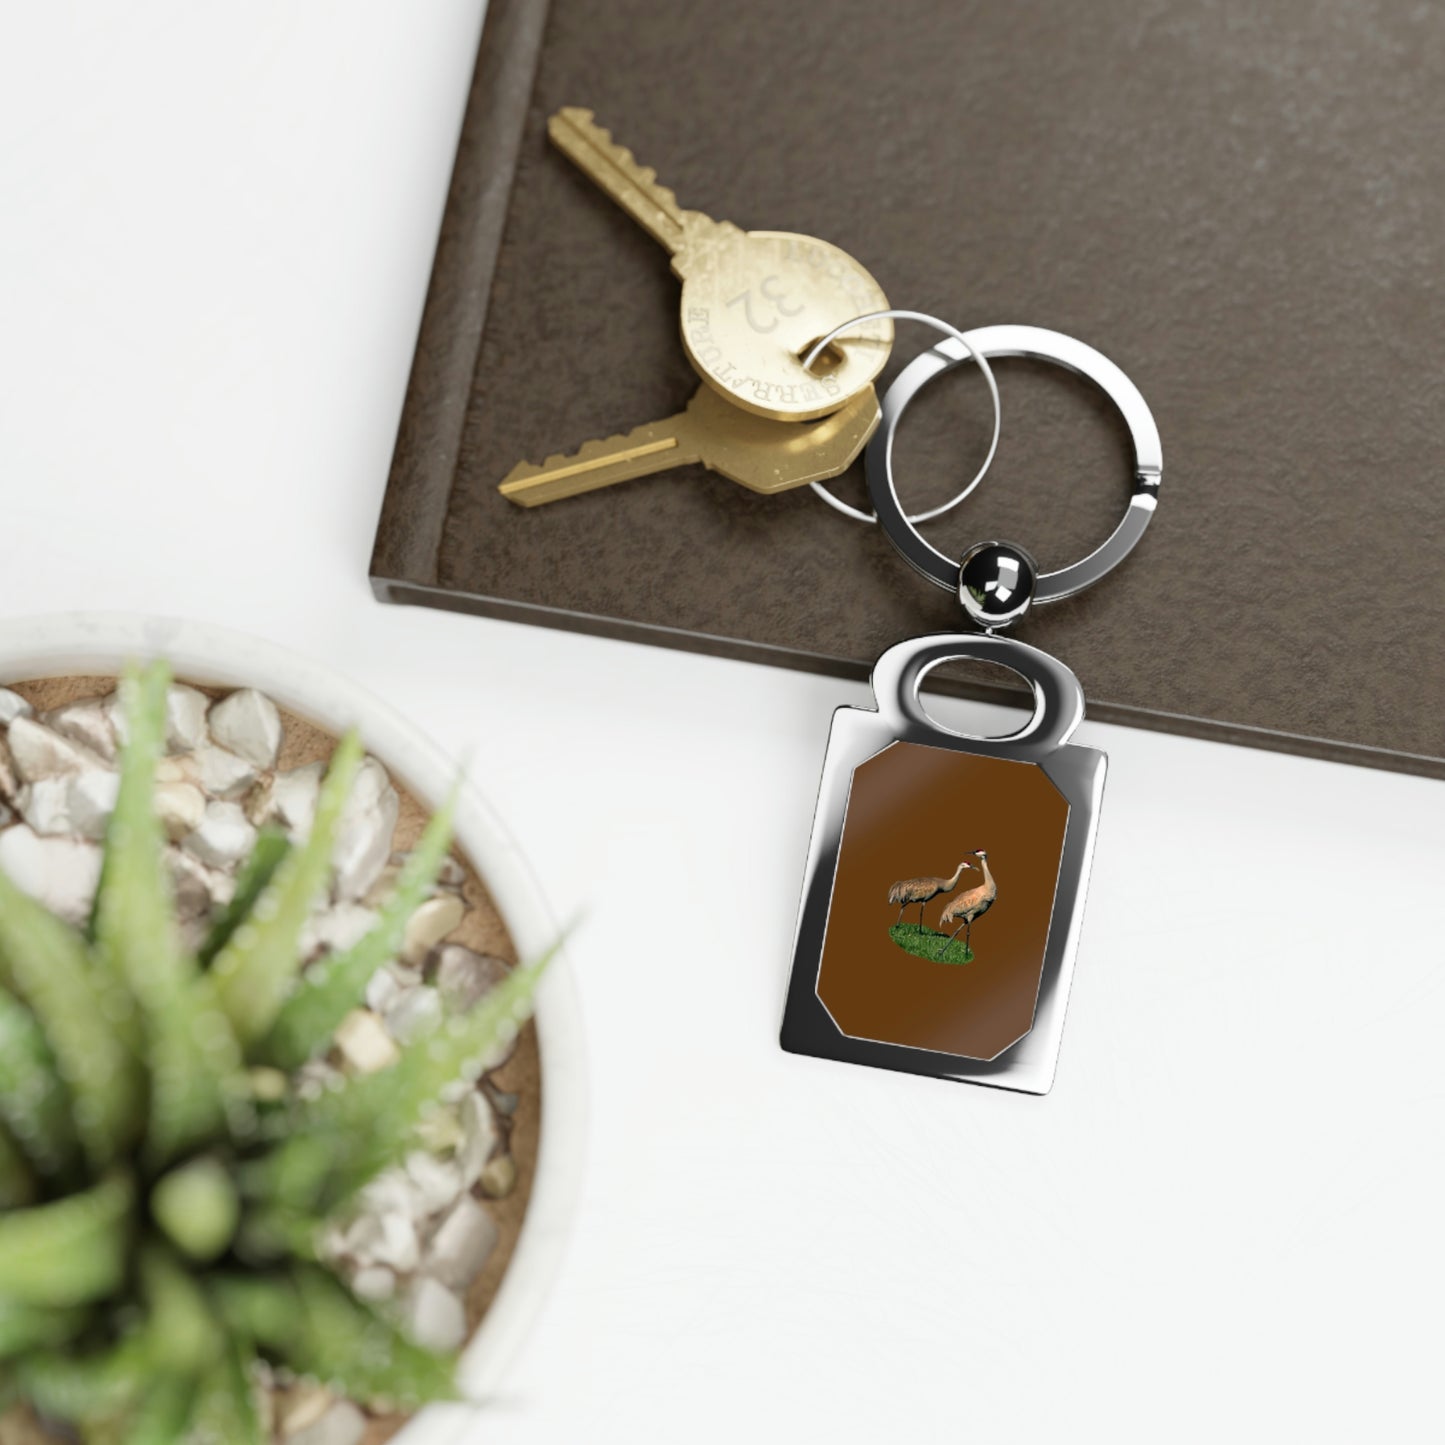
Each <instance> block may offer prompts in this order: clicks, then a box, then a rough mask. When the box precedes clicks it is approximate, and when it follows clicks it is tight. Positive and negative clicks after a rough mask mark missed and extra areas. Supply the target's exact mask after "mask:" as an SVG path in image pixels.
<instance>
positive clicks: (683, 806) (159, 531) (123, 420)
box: [0, 0, 1445, 1445]
mask: <svg viewBox="0 0 1445 1445" xmlns="http://www.w3.org/2000/svg"><path fill="white" fill-rule="evenodd" d="M5 11H6V17H5V18H6V23H5V26H4V37H5V38H4V43H3V45H0V135H3V137H4V141H3V143H0V196H3V198H4V212H5V215H4V224H3V225H0V517H3V540H4V550H3V557H4V562H3V568H0V611H3V612H4V613H7V614H15V613H18V612H25V611H41V610H54V609H60V608H78V607H85V608H96V607H126V608H134V609H140V610H147V611H162V612H183V613H188V614H190V615H193V616H196V617H200V618H205V619H211V620H215V621H222V622H226V623H231V624H234V625H239V626H245V627H249V628H251V629H253V630H255V631H257V632H260V633H262V634H264V635H267V636H270V637H272V638H275V639H278V640H281V641H284V642H286V643H288V644H290V645H292V646H295V647H299V648H302V649H304V650H307V651H309V652H311V653H313V654H314V655H315V656H317V657H320V658H323V659H325V660H326V661H327V662H329V663H331V664H333V665H334V666H337V667H339V668H341V669H343V670H344V671H346V672H348V673H350V674H352V675H354V676H355V677H356V678H358V679H359V680H360V681H362V682H363V683H365V684H366V685H367V686H369V687H371V688H373V689H374V690H376V691H378V692H380V693H382V694H383V695H385V696H388V697H390V698H392V699H393V700H395V701H396V702H397V703H398V704H399V705H400V706H401V707H402V708H403V709H404V710H405V711H407V712H408V713H409V714H410V715H411V716H413V717H414V718H415V719H416V720H417V721H418V722H420V723H421V724H422V725H423V726H424V727H425V728H426V729H427V730H428V731H429V732H431V733H432V734H433V735H434V736H435V737H436V738H437V739H438V740H439V741H440V742H441V743H442V744H443V745H444V746H446V747H448V748H450V749H452V750H454V751H457V752H463V751H466V750H468V749H471V750H474V753H475V758H476V769H475V770H476V774H477V777H478V781H479V782H480V784H481V786H482V787H483V789H484V790H485V791H486V792H487V794H488V795H489V796H490V797H491V799H492V800H493V802H494V803H495V804H496V806H497V808H498V809H499V810H500V812H501V813H502V815H503V817H504V818H505V819H506V820H507V821H508V823H509V824H510V826H511V828H512V829H513V831H514V832H515V834H516V835H517V837H518V839H519V841H520V843H521V844H522V846H523V848H524V850H525V851H526V853H527V854H528V855H529V856H530V858H531V859H532V860H533V862H534V863H535V864H536V865H537V867H538V869H539V871H540V872H541V874H542V875H543V878H544V882H545V885H546V887H547V889H548V892H549V894H550V896H551V897H552V899H553V900H554V903H555V904H556V905H557V907H558V908H559V910H561V911H565V910H566V909H567V908H568V906H569V905H571V904H573V903H576V904H585V905H586V906H587V907H588V909H589V912H588V916H587V921H586V924H585V927H584V930H583V931H582V932H581V934H579V936H578V939H577V943H576V948H575V950H574V953H575V957H576V960H577V963H578V973H579V975H580V987H581V992H582V996H583V1007H584V1013H585V1018H586V1023H587V1026H588V1031H589V1042H590V1068H591V1071H592V1087H593V1100H592V1103H593V1135H592V1142H591V1150H590V1157H589V1161H588V1174H587V1186H586V1197H585V1199H584V1204H583V1215H582V1221H581V1224H580V1227H579V1229H578V1233H577V1236H576V1239H575V1241H574V1244H573V1248H572V1252H571V1255H570V1258H569V1261H568V1263H567V1265H566V1268H565V1274H564V1277H563V1280H562V1282H561V1284H560V1286H559V1287H558V1289H557V1290H556V1291H555V1292H554V1294H553V1296H552V1298H551V1300H550V1302H549V1304H548V1306H547V1308H546V1310H545V1313H544V1316H543V1321H542V1324H541V1326H540V1327H539V1329H538V1330H537V1331H536V1333H535V1334H534V1336H533V1338H532V1340H531V1342H530V1344H529V1345H528V1347H527V1348H526V1350H525V1351H524V1353H523V1355H522V1357H521V1358H520V1359H519V1361H518V1363H517V1366H516V1368H515V1370H514V1372H513V1375H512V1379H511V1383H510V1388H509V1390H508V1392H507V1395H506V1397H505V1399H504V1400H503V1401H502V1402H501V1403H499V1405H498V1406H497V1407H496V1408H495V1410H494V1412H493V1418H492V1420H491V1421H490V1423H489V1424H488V1426H487V1427H486V1430H485V1432H482V1431H479V1432H478V1438H481V1437H482V1434H483V1433H485V1438H487V1439H488V1440H491V1441H493V1442H497V1445H540V1442H547V1445H553V1442H556V1445H572V1442H576V1441H587V1442H589V1445H595V1442H610V1441H619V1442H621V1441H627V1442H633V1441H637V1440H673V1439H677V1440H686V1441H688V1442H690V1445H694V1442H713V1441H717V1442H725V1441H735V1440H739V1439H759V1440H786V1439H810V1440H811V1439H820V1440H822V1439H826V1440H828V1441H830V1442H852V1441H858V1442H870V1445H871V1442H875V1441H877V1440H880V1439H887V1440H891V1439H900V1440H914V1439H917V1440H925V1439H927V1440H932V1439H944V1438H948V1439H953V1438H960V1437H968V1436H978V1437H980V1438H987V1437H989V1436H992V1437H994V1438H1007V1439H1009V1440H1011V1441H1027V1442H1039V1445H1043V1442H1055V1441H1061V1440H1070V1441H1078V1440H1094V1439H1098V1440H1109V1441H1111V1442H1114V1441H1130V1442H1133V1441H1139V1442H1150V1445H1153V1442H1158V1441H1166V1440H1167V1441H1171V1442H1173V1441H1194V1440H1200V1441H1205V1440H1208V1441H1215V1440H1220V1439H1230V1440H1237V1439H1247V1440H1263V1439H1280V1440H1283V1439H1290V1440H1308V1441H1311V1442H1319V1441H1350V1442H1356V1441H1360V1440H1364V1439H1399V1440H1406V1441H1414V1440H1421V1439H1424V1438H1428V1436H1429V1435H1430V1433H1431V1432H1432V1430H1433V1429H1434V1428H1437V1426H1436V1425H1434V1424H1431V1423H1430V1422H1432V1421H1438V1396H1437V1394H1436V1392H1435V1389H1434V1387H1433V1385H1432V1383H1431V1380H1432V1375H1433V1373H1434V1369H1435V1366H1436V1362H1437V1360H1438V1355H1439V1345H1440V1338H1439V1324H1438V1319H1439V1313H1438V1299H1439V1297H1440V1294H1441V1290H1442V1286H1445V1262H1442V1246H1441V1243H1440V1229H1439V1220H1440V1217H1441V1213H1442V1206H1445V1174H1442V1165H1441V1162H1440V1137H1441V1128H1440V1125H1441V1117H1442V1112H1445V1110H1442V1097H1445V1089H1442V1084H1441V1078H1440V1067H1439V1064H1438V1062H1437V1060H1438V1059H1439V1056H1440V1046H1441V1042H1442V1039H1445V974H1442V970H1441V967H1440V965H1441V953H1442V949H1441V945H1440V933H1439V927H1440V925H1439V917H1438V900H1439V897H1440V889H1441V883H1440V880H1441V878H1442V876H1445V824H1442V818H1441V811H1442V803H1445V792H1442V789H1441V786H1440V785H1439V784H1438V783H1432V782H1426V781H1421V780H1419V779H1413V778H1406V777H1400V776H1395V775H1391V774H1384V773H1371V772H1364V771H1358V770H1352V769H1348V768H1343V767H1338V766H1331V765H1326V764H1321V763H1315V762H1309V761H1303V760H1300V759H1294V758H1286V757H1279V756H1273V755H1268V754H1264V753H1258V752H1251V751H1245V750H1238V749H1231V748H1224V747H1218V746H1211V745H1207V744H1203V743H1198V742H1192V741H1183V740H1178V739H1172V738H1167V737H1161V736H1156V735H1152V734H1148V733H1143V732H1135V731H1130V730H1123V729H1115V728H1106V727H1086V729H1085V730H1084V733H1083V734H1082V736H1083V738H1084V740H1086V741H1089V742H1092V743H1094V744H1096V745H1099V746H1102V747H1105V748H1107V749H1108V750H1109V752H1110V757H1111V767H1110V773H1109V783H1108V790H1107V794H1106V798H1105V812H1104V820H1103V826H1102V830H1101V835H1100V847H1099V855H1098V860H1097V864H1096V868H1095V875H1094V882H1093V888H1092V892H1091V899H1090V907H1089V914H1088V918H1087V922H1086V926H1085V929H1084V937H1083V946H1082V949H1081V953H1080V958H1079V967H1078V973H1077V975H1076V987H1075V993H1074V1002H1073V1008H1072V1010H1071V1015H1070V1020H1069V1027H1068V1029H1067V1031H1066V1034H1065V1038H1064V1051H1063V1059H1062V1064H1061V1068H1060V1073H1059V1081H1058V1085H1057V1087H1056V1089H1055V1091H1054V1093H1053V1095H1052V1096H1051V1097H1050V1098H1048V1099H1045V1100H1037V1099H1028V1098H1018V1097H1011V1096H1008V1095H1002V1094H997V1093H993V1092H989V1091H984V1090H975V1089H964V1088H953V1087H949V1086H947V1085H943V1084H938V1083H932V1082H929V1081H926V1080H915V1079H909V1078H905V1077H894V1076H890V1075H885V1074H878V1073H872V1072H866V1071H861V1070H852V1069H848V1068H845V1067H841V1066H835V1065H829V1064H824V1063H818V1062H814V1061H810V1060H804V1059H796V1058H792V1057H789V1056H785V1055H783V1054H782V1053H780V1052H779V1051H778V1049H777V1046H776V1042H775V1034H776V1027H777V1020H778V1008H779V1004H780V1001H781V998H782V992H783V982H784V971H785V968H786V963H787V952H788V942H789V939H790V937H791V931H792V926H793V911H794V907H795V904H796V901H797V893H796V890H797V883H798V877H799V869H800V866H801V862H802V857H803V850H804V845H805V842H806V839H807V832H808V825H809V821H810V817H811V812H812V805H813V790H814V786H815V781H816V778H817V773H818V766H819V761H820V758H821V750H822V746H823V740H824V736H825V734H826V731H827V721H828V715H829V713H830V711H831V709H832V707H833V706H834V705H836V704H837V703H839V702H845V701H852V702H858V701H861V700H862V699H863V698H864V690H863V689H862V688H860V687H848V686H840V685H839V684H838V683H836V682H832V681H829V680H826V679H819V678H810V677H799V676H795V675H793V674H790V673H787V672H782V671H774V670H769V669H764V668H754V667H747V666H742V665H738V664H728V663H723V662H717V661H713V660H708V659H702V658H696V657H689V656H684V655H679V654H674V653H667V652H662V651H656V650H652V649H647V648H641V647H630V646H624V645H619V644H609V643H603V642H597V641H592V640H588V639H584V638H580V637H574V636H570V635H567V634H562V633H550V632H542V631H537V630H532V629H528V628H523V627H517V626H506V625H502V624H499V623H490V622H484V621H479V620H477V619H472V618H463V617H452V616H447V615H444V614H442V613H437V612H418V611H403V610H397V609H384V608H381V607H378V606H377V605H375V604H374V603H373V602H372V600H371V597H370V594H369V591H368V588H367V584H366V581H365V566H366V558H367V555H368V552H369V548H370V540H371V533H372V528H373V525H374V521H375V516H376V511H377V507H378V504H379V500H380V496H381V490H382V485H383V481H384V478H385V474H386V468H387V462H388V458H389V453H390V448H391V442H392V437H393V433H394V428H395V425H396V419H397V415H398V411H399V408H400V404H401V397H402V392H403V388H404V385H405V379H406V374H407V369H408V365H409V361H410V354H411V347H412V341H413V337H414V333H415V327H416V323H417V319H418V316H419V313H420V307H421V300H422V296H423V292H424V289H425V285H426V279H427V273H428V269H429V266H430V260H431V251H432V245H433V241H434V236H435V230H436V224H437V219H438V216H439V214H440V208H441V204H442V198H443V195H444V192H445V187H446V180H447V175H448V170H449V167H450V163H451V151H452V143H453V140H454V138H455V132H456V127H457V123H458V119H459V116H460V112H461V106H462V102H463V98H464V95H465V90H466V85H467V79H468V72H469V67H470V64H471V58H472V50H473V44H474V41H475V38H476V34H477V29H478V19H479V16H478V7H477V5H476V4H475V3H465V4H463V3H440V0H438V3H432V4H428V5H407V6H402V5H386V4H383V3H379V0H367V3H361V0H352V3H348V4H343V3H340V0H335V3H330V4H320V3H313V4H309V5H296V4H294V3H281V0H268V3H259V0H253V3H251V4H249V5H247V6H244V7H243V6H238V5H237V6H223V5H209V6H197V5H189V4H182V3H175V4H170V5H164V4H160V3H155V0H147V3H136V4H133V5H131V6H127V7H112V6H107V5H103V4H100V3H99V0H97V3H93V4H90V5H84V6H77V5H73V4H62V3H57V0H48V3H47V4H46V5H44V6H40V5H22V4H20V3H19V0H7V4H6V6H5ZM639 83H641V81H640V80H639ZM580 99H584V100H585V97H580ZM565 440H566V439H565V438H559V443H560V442H561V441H565ZM278 509H284V513H282V514H279V515H278ZM1300 685H1301V686H1308V685H1309V677H1308V669H1307V663H1306V661H1305V660H1303V659H1302V660H1301V677H1300ZM1440 701H1441V700H1440V699H1438V698H1436V699H1426V698H1422V699H1421V705H1422V706H1426V705H1428V706H1432V707H1435V708H1437V709H1438V708H1439V705H1440ZM943 711H944V715H945V716H947V715H951V714H954V713H955V710H954V709H944V710H943Z"/></svg>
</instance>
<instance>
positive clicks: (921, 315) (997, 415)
mask: <svg viewBox="0 0 1445 1445" xmlns="http://www.w3.org/2000/svg"><path fill="white" fill-rule="evenodd" d="M870 321H918V322H921V323H922V324H923V325H925V326H931V327H932V328H933V329H934V330H935V331H938V332H941V333H942V334H943V335H944V336H946V337H951V338H952V339H953V340H954V341H955V342H957V343H958V345H959V346H961V347H962V348H963V349H964V351H965V352H966V353H967V355H966V356H965V358H964V359H965V360H969V361H972V362H973V363H974V365H975V366H977V368H978V369H979V371H980V372H981V373H982V374H983V379H984V382H985V383H986V384H987V386H988V394H989V399H990V400H991V401H992V403H993V435H992V436H991V437H990V438H989V443H988V452H987V453H986V455H985V456H984V459H983V465H982V466H980V467H979V469H978V471H976V472H975V473H974V474H973V477H972V479H971V480H970V481H969V482H968V484H967V485H966V486H964V487H963V488H962V489H961V490H959V491H957V492H955V493H954V494H953V496H952V497H950V498H949V499H948V500H947V501H946V502H943V503H941V504H940V505H939V506H937V507H931V508H929V509H928V510H927V511H923V512H918V513H915V514H914V515H912V516H910V517H909V518H908V519H907V520H908V522H909V524H910V525H911V526H915V527H916V526H918V525H919V524H920V523H923V522H931V521H933V519H934V518H935V517H941V516H943V515H944V514H945V513H947V512H951V511H952V510H953V509H954V508H955V507H956V506H958V504H959V503H960V502H962V501H965V500H966V499H967V498H968V497H969V496H970V495H971V494H972V492H973V490H974V488H975V487H977V486H978V484H979V483H980V482H981V481H983V479H984V477H985V476H987V475H988V469H989V468H990V467H991V466H992V465H993V459H994V455H995V454H996V453H997V451H998V442H999V436H1000V434H1001V432H1002V430H1003V409H1002V406H1001V404H1000V402H999V395H998V379H997V378H996V377H995V376H994V374H993V367H992V366H990V365H989V361H988V358H987V357H986V356H985V355H984V354H983V353H982V352H981V351H978V350H976V349H975V348H974V347H973V346H971V345H970V344H969V340H968V337H967V336H966V335H965V334H964V333H963V332H962V331H960V330H958V328H957V327H955V326H950V325H949V324H948V322H946V321H940V320H939V319H938V317H936V316H930V315H928V313H927V312H924V311H906V310H900V309H893V308H890V309H889V310H886V311H869V312H866V313H865V314H864V315H862V316H855V317H853V318H852V320H851V321H845V322H843V324H842V325H841V326H835V327H834V328H833V329H832V330H831V331H830V332H828V334H827V335H826V336H823V337H820V338H819V339H818V340H817V341H815V342H814V343H813V345H812V346H811V347H810V348H809V349H808V350H807V351H806V353H805V354H804V355H802V356H801V357H800V358H799V360H800V361H801V362H802V365H803V368H804V370H811V369H812V367H813V365H814V363H815V362H816V361H817V359H818V357H819V356H820V355H822V354H823V352H824V349H825V348H826V347H828V346H830V345H832V343H833V342H834V341H836V340H837V338H838V337H839V336H842V335H844V334H845V333H846V332H848V331H850V330H852V329H853V328H854V327H857V326H864V325H866V324H867V323H868V322H870ZM809 485H810V486H811V487H812V489H813V491H814V492H815V493H816V494H817V495H818V496H819V497H821V498H822V499H823V500H824V501H825V502H827V504H828V505H829V506H830V507H832V508H833V510H834V511H835V512H841V513H842V514H843V515H844V516H845V517H851V518H852V519H853V520H854V521H855V522H865V523H869V524H876V523H877V521H878V516H877V513H875V512H865V511H863V510H862V509H861V508H858V507H852V506H849V504H848V503H847V502H845V501H843V500H842V499H841V498H839V497H835V496H834V495H833V493H832V492H830V491H829V490H828V488H827V487H825V486H824V485H823V484H822V482H811V483H810V484H809Z"/></svg>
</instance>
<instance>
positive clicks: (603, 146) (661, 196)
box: [547, 106, 682, 219]
mask: <svg viewBox="0 0 1445 1445" xmlns="http://www.w3.org/2000/svg"><path fill="white" fill-rule="evenodd" d="M569 129H571V130H583V131H587V132H589V137H590V140H591V143H592V144H593V145H594V146H596V147H597V149H599V150H603V151H606V152H607V154H608V156H609V157H610V158H611V160H612V162H613V164H614V165H615V166H616V167H617V168H618V170H620V171H622V173H623V174H624V175H626V176H627V177H628V178H629V179H630V180H632V181H634V182H635V183H636V184H637V185H638V186H640V187H641V188H642V189H643V190H644V191H647V192H650V193H651V199H652V201H653V203H654V204H655V205H659V206H661V207H662V208H663V209H665V210H670V211H672V212H675V213H676V214H675V216H674V219H677V218H678V217H680V216H681V214H682V208H681V206H679V205H678V202H677V193H676V192H675V191H673V190H672V189H671V188H670V187H668V186H660V185H658V183H657V171H656V169H655V168H654V167H653V166H645V165H643V164H642V163H641V162H640V161H639V160H638V159H637V157H636V155H635V154H633V152H632V151H631V150H629V149H628V147H627V146H625V145H620V144H618V142H617V141H615V140H613V139H612V132H611V131H610V130H608V129H607V127H606V126H603V125H598V123H597V118H596V115H595V114H594V112H592V111H590V110H584V109H582V107H580V106H564V107H563V108H562V109H561V110H559V111H558V112H557V113H556V114H555V115H554V116H553V117H552V118H551V120H550V121H548V122H547V130H548V133H549V134H550V135H551V137H552V139H553V141H554V142H558V143H560V139H559V133H565V132H566V131H567V130H569Z"/></svg>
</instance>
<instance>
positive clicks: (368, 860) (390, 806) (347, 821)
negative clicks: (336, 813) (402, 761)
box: [331, 758, 401, 898]
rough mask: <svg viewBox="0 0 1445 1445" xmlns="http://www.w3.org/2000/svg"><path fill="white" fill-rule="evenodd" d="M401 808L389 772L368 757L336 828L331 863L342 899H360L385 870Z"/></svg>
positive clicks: (337, 889) (357, 776)
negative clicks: (388, 775)
mask: <svg viewBox="0 0 1445 1445" xmlns="http://www.w3.org/2000/svg"><path fill="white" fill-rule="evenodd" d="M400 808H401V800H400V799H399V798H398V797H397V792H396V789H395V788H393V787H392V785H391V780H390V778H388V777H387V775H386V770H385V769H384V768H383V767H382V766H381V764H380V763H379V762H377V761H376V759H375V758H367V759H366V760H365V761H364V762H363V763H362V765H361V767H360V768H359V769H358V771H357V775H356V782H355V785H354V786H353V787H352V790H351V796H350V797H349V798H348V799H347V802H346V806H345V808H343V809H342V813H341V819H340V821H339V823H338V824H337V828H336V844H335V847H334V848H333V850H332V855H331V861H332V864H333V866H334V867H335V869H336V892H337V895H338V896H339V897H342V898H360V897H361V896H362V895H363V894H365V892H366V891H367V889H368V888H370V887H371V885H372V884H373V883H374V882H375V881H376V878H377V875H378V874H380V872H381V870H382V869H383V868H384V867H386V864H387V860H388V859H389V858H390V857H391V838H392V834H393V833H394V832H395V831H396V819H397V814H398V812H399V811H400Z"/></svg>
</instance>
